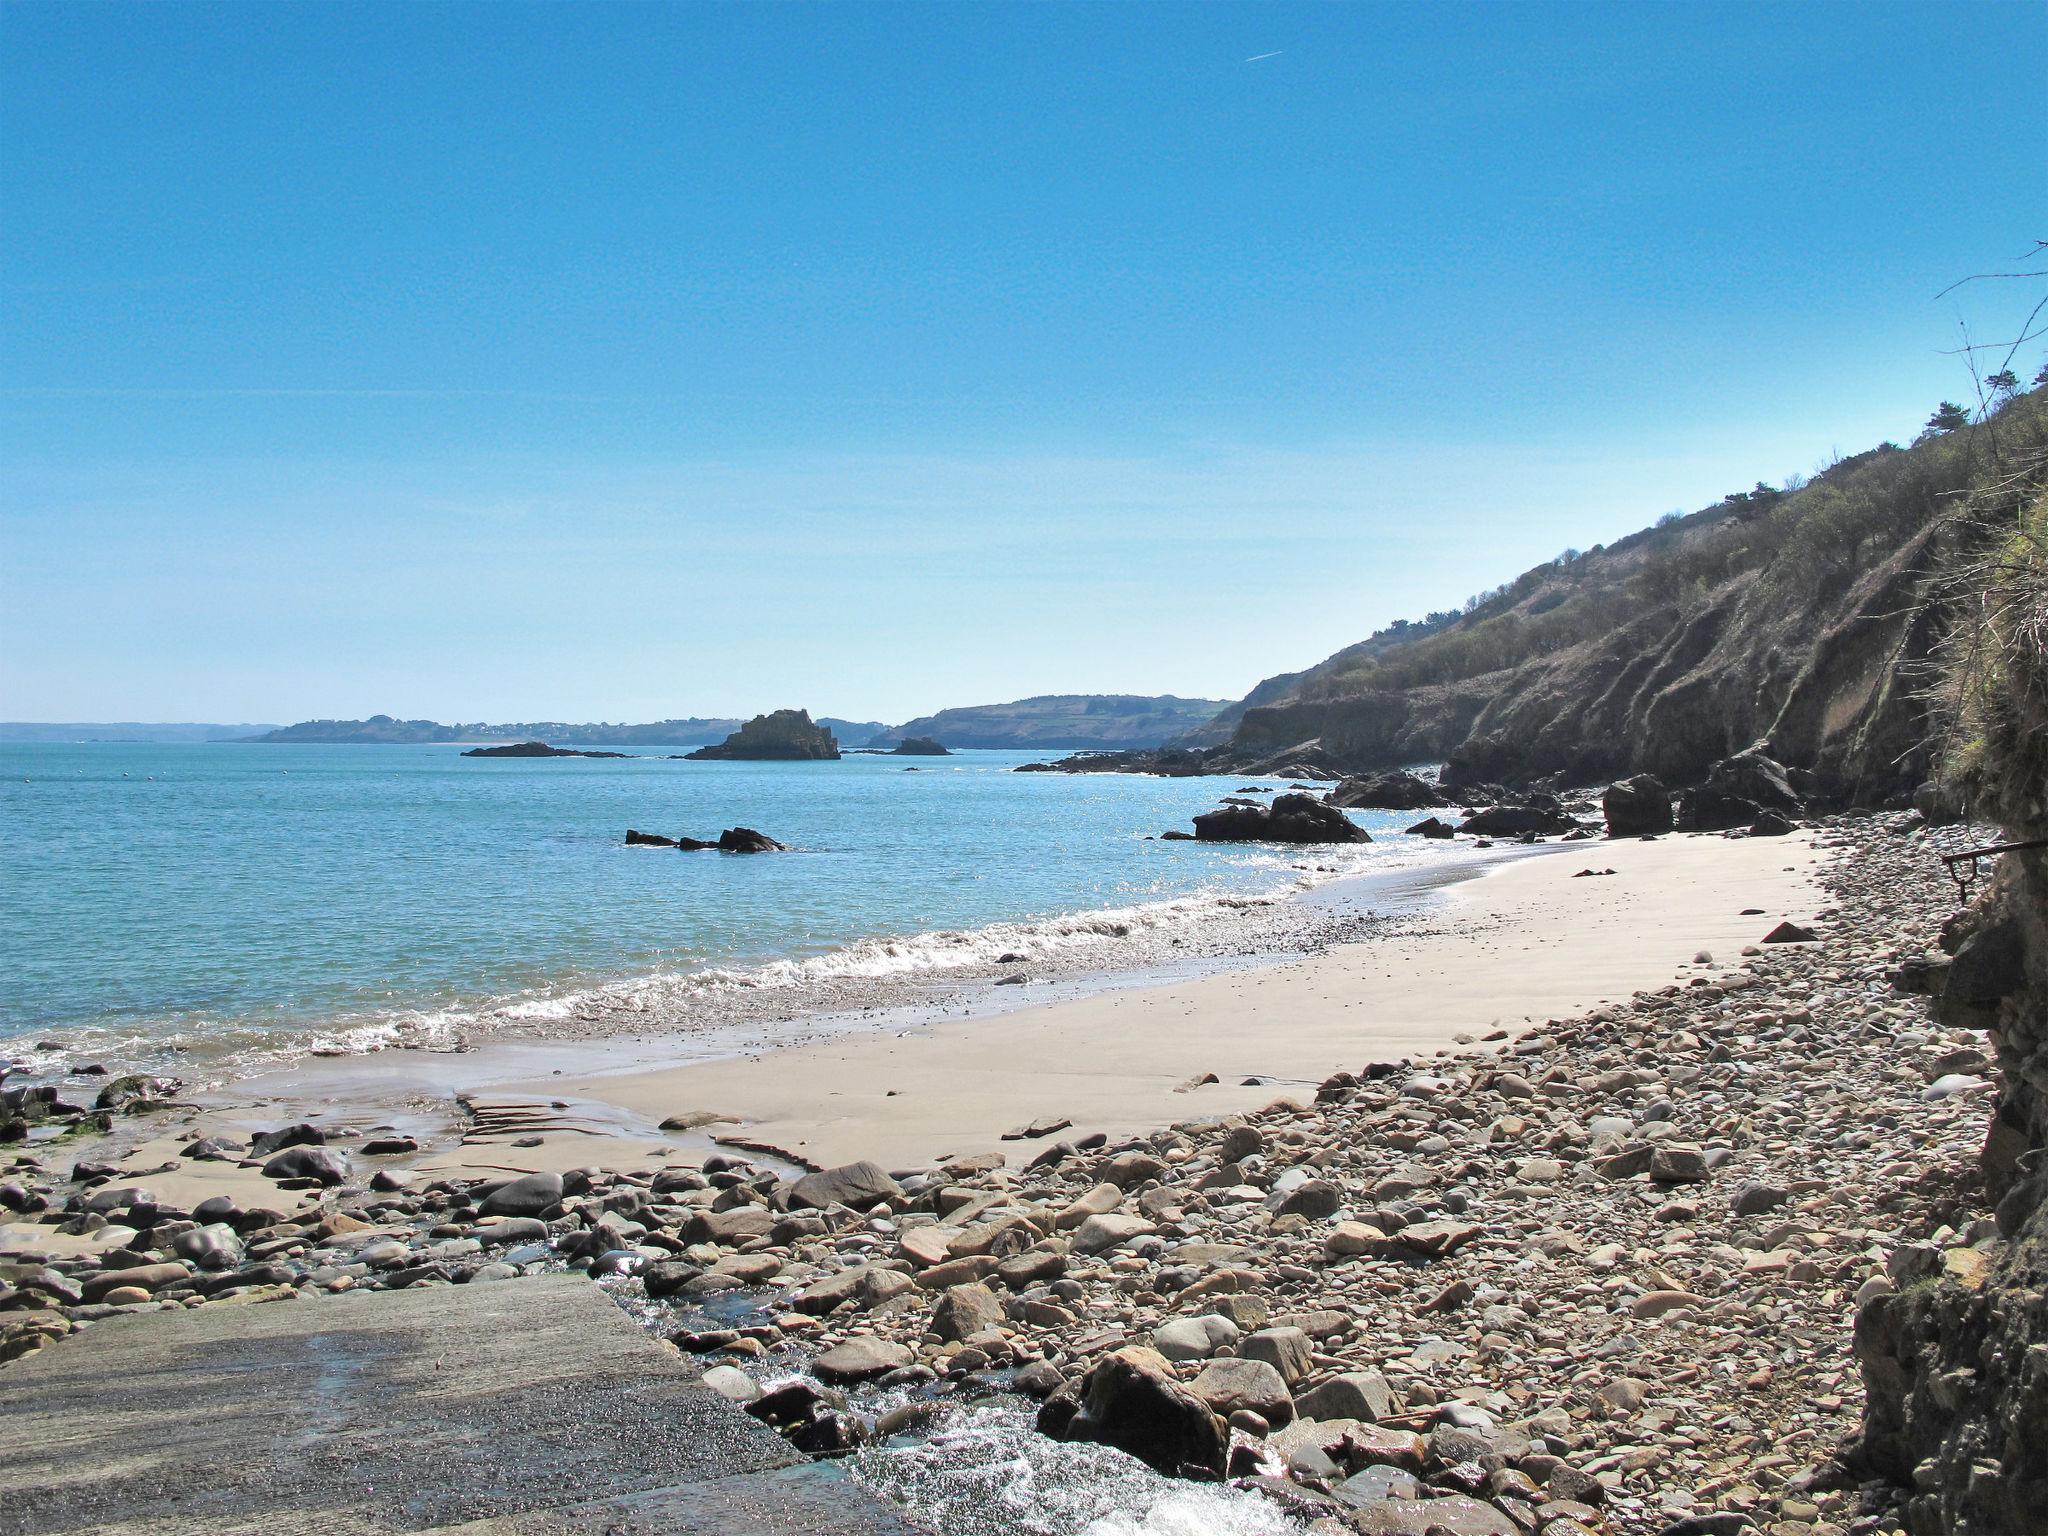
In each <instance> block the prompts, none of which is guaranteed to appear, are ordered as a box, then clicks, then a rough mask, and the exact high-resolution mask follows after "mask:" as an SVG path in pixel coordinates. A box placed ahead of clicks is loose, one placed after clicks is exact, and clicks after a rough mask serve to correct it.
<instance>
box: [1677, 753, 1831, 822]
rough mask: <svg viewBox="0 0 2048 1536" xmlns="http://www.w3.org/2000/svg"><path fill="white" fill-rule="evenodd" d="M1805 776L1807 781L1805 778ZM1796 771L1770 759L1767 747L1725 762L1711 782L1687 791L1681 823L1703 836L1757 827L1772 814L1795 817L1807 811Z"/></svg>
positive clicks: (1680, 810) (1715, 767) (1681, 806)
mask: <svg viewBox="0 0 2048 1536" xmlns="http://www.w3.org/2000/svg"><path fill="white" fill-rule="evenodd" d="M1802 777H1804V776H1802ZM1793 778H1794V773H1793V770H1791V769H1788V768H1787V767H1786V766H1785V765H1784V764H1783V763H1781V762H1778V761H1777V760H1776V759H1774V758H1772V757H1769V756H1767V755H1766V754H1765V752H1764V750H1763V747H1762V744H1761V743H1759V744H1757V745H1755V746H1751V747H1748V748H1746V749H1745V750H1743V751H1741V752H1737V753H1736V754H1734V755H1733V756H1732V757H1725V758H1723V759H1721V760H1720V761H1719V762H1717V763H1715V764H1714V765H1713V766H1712V767H1710V768H1709V769H1708V770H1707V776H1706V780H1705V782H1703V783H1701V784H1698V785H1696V786H1695V787H1693V788H1692V789H1689V790H1687V791H1686V792H1685V794H1684V796H1683V797H1682V798H1681V799H1680V800H1679V803H1678V824H1679V825H1680V826H1682V827H1685V828H1687V829H1689V830H1692V831H1698V832H1726V831H1729V830H1731V829H1732V828H1735V827H1748V826H1754V825H1755V824H1756V823H1757V822H1758V821H1759V820H1761V819H1762V818H1763V817H1764V816H1765V815H1766V814H1770V815H1775V816H1780V817H1784V818H1787V819H1789V818H1791V817H1794V816H1798V815H1800V814H1801V813H1802V812H1803V811H1804V810H1805V805H1804V803H1803V801H1802V798H1801V795H1800V791H1799V789H1798V788H1797V787H1795V785H1794V783H1793Z"/></svg>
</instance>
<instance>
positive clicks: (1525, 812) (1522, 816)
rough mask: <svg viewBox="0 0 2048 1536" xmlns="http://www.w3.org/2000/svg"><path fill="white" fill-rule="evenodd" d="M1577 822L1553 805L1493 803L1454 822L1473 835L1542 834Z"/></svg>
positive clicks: (1559, 829) (1539, 835)
mask: <svg viewBox="0 0 2048 1536" xmlns="http://www.w3.org/2000/svg"><path fill="white" fill-rule="evenodd" d="M1577 826H1578V822H1576V821H1575V820H1573V819H1572V817H1571V816H1570V815H1568V814H1567V813H1566V812H1565V811H1564V810H1563V808H1562V807H1559V806H1556V805H1554V804H1553V805H1541V804H1537V805H1493V806H1488V807H1487V808H1486V809H1485V810H1483V811H1474V812H1473V813H1472V814H1471V815H1470V816H1467V817H1466V818H1465V819H1464V820H1463V821H1461V822H1460V823H1458V830H1459V831H1460V832H1465V833H1469V834H1471V835H1473V836H1475V837H1524V836H1536V837H1546V836H1549V835H1551V834H1553V833H1557V832H1570V831H1572V830H1573V829H1574V828H1576V827H1577Z"/></svg>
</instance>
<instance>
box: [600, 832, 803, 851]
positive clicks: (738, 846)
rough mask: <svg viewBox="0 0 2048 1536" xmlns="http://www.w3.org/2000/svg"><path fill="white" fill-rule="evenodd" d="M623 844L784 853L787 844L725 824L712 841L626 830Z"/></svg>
mask: <svg viewBox="0 0 2048 1536" xmlns="http://www.w3.org/2000/svg"><path fill="white" fill-rule="evenodd" d="M626 846H627V847H629V848H679V849H681V850H682V851H683V852H684V853H702V852H704V851H706V850H708V849H712V848H715V849H717V850H718V851H719V852H720V853H784V852H787V851H788V850H787V846H786V845H785V844H782V843H778V842H777V841H775V839H774V838H772V837H770V836H769V835H768V834H767V833H765V832H756V831H755V830H754V829H753V828H752V827H727V828H726V829H725V830H724V831H723V832H721V833H719V834H718V837H717V839H716V840H715V841H710V842H707V841H706V840H704V839H703V838H701V837H662V836H661V835H660V834H658V833H654V832H636V831H634V830H633V829H632V828H630V827H628V828H627V829H626Z"/></svg>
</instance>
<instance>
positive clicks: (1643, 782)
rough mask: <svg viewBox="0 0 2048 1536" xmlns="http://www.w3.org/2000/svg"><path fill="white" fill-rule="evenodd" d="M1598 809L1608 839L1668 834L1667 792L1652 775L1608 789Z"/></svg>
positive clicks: (1644, 775)
mask: <svg viewBox="0 0 2048 1536" xmlns="http://www.w3.org/2000/svg"><path fill="white" fill-rule="evenodd" d="M1600 809H1601V811H1602V812H1603V813H1604V814H1605V815H1606V817H1607V835H1608V836H1609V837H1654V836H1655V835H1656V834H1658V833H1660V832H1669V831H1670V830H1671V791H1670V790H1668V789H1666V788H1665V787H1664V781H1663V780H1662V779H1660V778H1658V777H1657V776H1656V775H1655V774H1654V773H1639V774H1637V775H1636V776H1635V777H1634V778H1632V779H1623V780H1621V781H1620V782H1619V783H1615V784H1610V785H1608V786H1607V793H1606V794H1604V795H1602V796H1601V797H1600Z"/></svg>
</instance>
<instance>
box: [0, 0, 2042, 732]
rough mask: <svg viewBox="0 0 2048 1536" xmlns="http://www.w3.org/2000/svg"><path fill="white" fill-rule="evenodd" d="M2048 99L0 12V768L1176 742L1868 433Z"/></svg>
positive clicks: (1995, 74)
mask: <svg viewBox="0 0 2048 1536" xmlns="http://www.w3.org/2000/svg"><path fill="white" fill-rule="evenodd" d="M2044 80H2048V8H2044V7H2042V6H2041V5H2038V4H2034V3H2031V0H2028V3H2009V4H2007V3H2000V4H1983V3H1977V4H1952V3H1944V4H1936V5H1916V4H1863V3H1859V4H1853V5H1852V4H1847V3H1843V4H1832V5H1830V4H1818V3H1814V4H1801V5H1764V4H1744V5H1738V6H1728V7H1722V6H1711V5H1686V6H1679V5H1659V4H1649V3H1642V0H1634V3H1630V4H1626V5H1616V6H1609V5H1569V6H1559V5H1538V4H1514V5H1508V4H1492V5H1477V4H1468V5H1463V6H1427V5H1398V6H1382V5H1362V4H1361V5H1326V4H1317V5H1312V6H1302V7H1296V6H1288V5H1279V4H1262V5H1229V4H1202V5H1196V6H1190V7H1179V6H1171V5H1165V4H1145V5H1102V4H1089V5H1073V6H1069V5H1061V4H1033V5H1026V6H1017V7H1004V6H1000V5H998V6H987V5H951V4H948V5H935V6H922V5H895V4H890V5H884V4H839V5H830V6H813V5H801V6H799V5H752V6H739V5H706V6H697V5H681V4H677V5H663V4H654V3H640V4H622V5H606V4H601V3H586V4H576V5H532V6H527V5H516V4H491V5H480V4H467V3H460V0H451V3H445V4H437V5H429V6H416V5H405V6H382V5H372V4H325V5H312V4H306V5H275V4H245V5H228V6H221V5H210V4H200V3H182V4H176V5H154V6H148V7H133V6H126V5H119V4H108V5H87V4H23V3H19V0H16V3H11V4H5V5H0V717H7V718H17V719H55V720H68V719H207V720H243V719H259V720H293V719H299V718H303V717H308V716H315V715H366V714H370V713H374V712H377V711H380V710H381V711H388V712H391V713H396V714H401V715H425V716H432V717H437V718H441V719H521V718H525V719H534V718H567V719H572V720H577V719H590V718H602V719H651V718H657V717H661V716H666V715H682V714H734V713H746V712H751V711H754V710H758V709H766V708H770V707H775V706H780V705H804V706H808V707H809V708H811V709H813V710H814V711H819V712H829V713H832V714H839V715H847V716H853V717H856V718H883V719H891V720H896V719H903V718H907V717H909V716H911V715H913V714H917V713H921V712H924V711H927V710H931V709H936V708H938V707H941V706H944V705H950V704H967V703H979V702H989V701H994V700H999V699H1007V698H1012V697H1016V696H1019V695H1022V694H1027V693H1034V692H1052V691H1058V692H1067V691H1090V692H1126V691H1128V692H1144V693H1152V692H1176V693H1183V694H1196V695H1203V694H1206V695H1213V696H1231V695H1235V694H1238V693H1241V692H1242V691H1243V690H1245V689H1246V688H1248V687H1249V686H1250V685H1251V684H1252V683H1254V682H1256V681H1257V680H1258V679H1259V678H1260V677H1262V676H1264V675H1266V674H1268V673H1271V672H1274V671H1279V670H1284V669H1291V668H1294V667H1299V666H1303V665H1306V664H1308V663H1310V662H1313V661H1315V660H1318V659H1320V658H1321V657H1322V656H1324V655H1325V654H1327V653H1328V652H1330V651H1332V650H1335V649H1336V648H1338V647H1339V646H1341V645H1344V644H1346V643H1348V642H1350V641H1353V640H1356V639H1359V638H1361V637H1362V636H1363V635H1365V634H1366V633H1368V632H1369V631H1371V630H1372V629H1374V628H1376V627H1378V626H1379V625H1380V624H1382V623H1384V622H1386V621H1387V620H1390V619H1393V618H1396V617H1402V616H1416V615H1419V614H1421V613H1422V612H1424V611H1426V610H1429V609H1433V608H1440V607H1444V606H1448V605H1451V604H1454V603H1456V602H1458V601H1460V600H1462V599H1463V598H1464V597H1465V596H1466V595H1467V594H1468V593H1471V592H1473V591H1475V590H1479V589H1483V588H1485V587H1488V586H1491V585H1493V584H1494V583H1496V582H1498V581H1501V580H1503V579H1505V578H1507V577H1510V576H1512V575H1514V574H1515V573H1516V572H1518V571H1520V570H1521V569H1523V568H1524V567H1526V566H1528V565H1531V564H1533V563H1535V562H1536V561H1538V560H1540V559H1543V558H1546V557H1548V556H1550V555H1553V554H1555V553H1556V552H1557V551H1558V550H1559V549H1561V548H1563V547H1564V546H1566V545H1577V546H1585V545H1589V544H1592V543H1595V542H1598V541H1604V540H1607V539H1611V538H1613V537H1615V536H1617V535H1619V534H1622V533H1625V532H1628V531H1630V530H1632V529H1634V528H1637V527H1640V526H1642V525H1643V524H1645V523H1647V522H1649V521H1651V520H1653V519H1654V518H1656V517H1657V516H1658V515H1659V514H1660V513H1662V512H1665V511H1667V510H1670V509H1672V508H1674V507H1687V508H1690V507H1693V506H1697V505H1702V504H1704V503H1706V502H1708V501H1711V500H1713V499H1715V498H1716V497H1718V496H1719V495H1720V494H1721V493H1723V492H1725V491H1727V490H1730V489H1734V488H1737V487H1741V486H1747V485H1749V484H1751V483H1753V482H1754V481H1756V480H1758V479H1768V480H1772V481H1777V480H1780V479H1782V478H1783V476H1784V475H1786V474H1787V473H1789V472H1792V471H1807V470H1811V469H1812V468H1813V467H1814V465H1815V464H1816V463H1817V462H1818V461H1820V460H1822V459H1823V458H1825V457H1826V456H1827V455H1828V454H1829V453H1830V451H1831V450H1834V449H1840V450H1842V451H1844V452H1850V451H1855V450H1858V449H1861V448H1864V447H1868V446H1870V445H1871V444H1873V443H1875V442H1876V441H1878V440H1880V439H1882V438H1885V437H1896V438H1901V439H1904V438H1906V437H1910V436H1911V435H1912V434H1913V432H1915V431H1916V430H1917V429H1918V427H1919V426H1920V424H1921V422H1922V421H1923V420H1924V419H1925V417H1926V415H1927V413H1928V411H1929V410H1930V409H1931V408H1932V406H1933V405H1934V403H1935V402H1936V401H1937V400H1939V399H1940V398H1941V397H1943V396H1951V397H1960V396H1961V395H1963V394H1964V392H1965V388H1966V384H1967V380H1966V377H1965V375H1964V372H1963V369H1962V366H1961V364H1960V363H1959V362H1958V360H1957V359H1956V358H1954V357H1952V356H1944V355H1942V353H1943V349H1944V348H1949V347H1953V346H1954V345H1956V341H1957V330H1956V327H1957V323H1958V320H1959V318H1962V319H1967V320H1968V321H1969V322H1970V323H1971V325H1972V326H1973V327H1976V328H1977V330H1978V334H1980V335H1981V334H1984V333H1985V332H1986V331H1992V332H1995V331H1997V330H1998V328H1999V326H2000V325H2001V324H2009V323H2011V320H2012V318H2013V314H2012V309H2011V306H2010V303H2009V298H2010V296H2009V295H2006V296H2001V295H2000V294H1999V292H1998V291H1996V290H1995V289H1994V288H1992V287H1990V286H1988V285H1979V286H1978V287H1976V288H1973V289H1966V290H1964V292H1962V293H1961V294H1957V295H1950V296H1949V297H1947V298H1944V299H1938V298H1937V297H1936V295H1937V294H1938V293H1939V292H1940V290H1941V289H1942V288H1944V287H1945V286H1946V285H1948V284H1949V283H1950V282H1952V281H1953V280H1955V279H1956V278H1958V277H1961V276H1964V275H1966V274H1968V273H1972V272H1977V271H1983V270H1986V269H1996V268H1999V267H2001V266H2006V265H2009V264H2010V263H2011V261H2012V259H2013V258H2014V257H2015V256H2016V255H2018V254H2019V253H2020V252H2022V251H2024V250H2025V249H2026V248H2027V246H2028V244H2029V242H2030V241H2031V240H2032V239H2034V238H2048V227H2044V224H2043V217H2044V214H2048V195H2044V194H2048V171H2044V166H2048V155H2044V152H2043V145H2044V143H2048V105H2044V103H2048V91H2044V89H2043V81H2044ZM2028 361H2029V363H2030V367H2031V366H2038V364H2039V361H2040V359H2038V358H2033V359H2029V360H2028Z"/></svg>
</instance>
